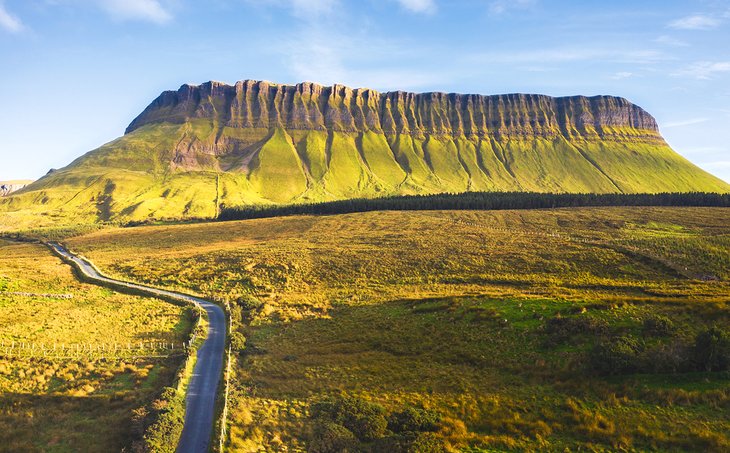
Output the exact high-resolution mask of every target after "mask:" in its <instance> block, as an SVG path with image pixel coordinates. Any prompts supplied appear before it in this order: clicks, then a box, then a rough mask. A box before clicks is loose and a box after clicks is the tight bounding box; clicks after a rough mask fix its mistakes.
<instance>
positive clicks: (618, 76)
mask: <svg viewBox="0 0 730 453" xmlns="http://www.w3.org/2000/svg"><path fill="white" fill-rule="evenodd" d="M633 75H634V73H633V72H628V71H622V72H617V73H616V74H614V75H612V76H611V78H612V79H613V80H623V79H628V78H629V77H631V76H633Z"/></svg>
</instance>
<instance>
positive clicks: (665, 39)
mask: <svg viewBox="0 0 730 453" xmlns="http://www.w3.org/2000/svg"><path fill="white" fill-rule="evenodd" d="M654 42H655V43H657V44H663V45H665V46H673V47H688V46H689V44H688V43H686V42H684V41H682V40H681V39H677V38H673V37H671V36H667V35H662V36H660V37H658V38H656V39H655V40H654Z"/></svg>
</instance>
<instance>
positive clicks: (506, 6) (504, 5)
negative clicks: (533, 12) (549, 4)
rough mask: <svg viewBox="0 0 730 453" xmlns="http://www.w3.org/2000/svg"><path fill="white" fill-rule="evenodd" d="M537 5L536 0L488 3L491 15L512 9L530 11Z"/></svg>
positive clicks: (496, 0)
mask: <svg viewBox="0 0 730 453" xmlns="http://www.w3.org/2000/svg"><path fill="white" fill-rule="evenodd" d="M536 4H537V0H493V1H492V2H490V3H489V11H490V12H491V13H492V14H502V13H506V12H507V11H509V10H513V9H530V8H532V7H533V6H535V5H536Z"/></svg>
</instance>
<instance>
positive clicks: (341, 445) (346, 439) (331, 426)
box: [308, 421, 357, 453]
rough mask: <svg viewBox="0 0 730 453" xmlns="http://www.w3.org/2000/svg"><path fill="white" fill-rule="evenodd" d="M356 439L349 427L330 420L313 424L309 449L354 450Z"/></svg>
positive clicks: (316, 451) (338, 452)
mask: <svg viewBox="0 0 730 453" xmlns="http://www.w3.org/2000/svg"><path fill="white" fill-rule="evenodd" d="M356 446H357V439H355V435H354V434H353V433H352V431H350V430H349V429H347V428H345V427H344V426H342V425H339V424H337V423H334V422H331V421H321V422H319V423H317V424H316V425H315V426H314V430H313V432H312V439H311V441H310V442H309V450H308V451H310V452H312V453H341V452H343V453H344V452H351V451H356Z"/></svg>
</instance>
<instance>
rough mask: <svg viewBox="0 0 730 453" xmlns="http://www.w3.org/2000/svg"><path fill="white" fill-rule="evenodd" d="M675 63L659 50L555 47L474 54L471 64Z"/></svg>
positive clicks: (470, 58)
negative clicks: (670, 61)
mask: <svg viewBox="0 0 730 453" xmlns="http://www.w3.org/2000/svg"><path fill="white" fill-rule="evenodd" d="M670 59H673V58H672V57H670V56H668V55H666V54H665V53H663V52H659V51H656V50H626V51H624V50H615V49H601V48H598V47H594V46H585V47H581V46H576V47H556V48H547V49H536V50H528V51H522V52H519V51H513V52H507V51H495V52H484V53H481V54H474V55H472V56H470V57H469V60H471V61H473V62H475V63H482V64H485V63H503V64H526V65H533V66H538V67H539V66H541V65H544V64H548V65H551V64H557V63H568V62H575V61H602V62H604V63H605V62H612V63H631V64H651V63H656V62H659V61H666V60H670Z"/></svg>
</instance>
